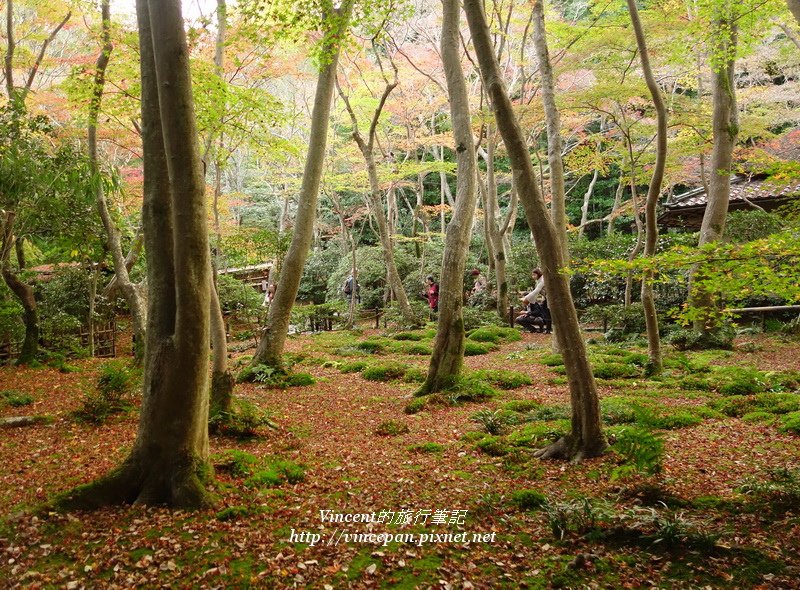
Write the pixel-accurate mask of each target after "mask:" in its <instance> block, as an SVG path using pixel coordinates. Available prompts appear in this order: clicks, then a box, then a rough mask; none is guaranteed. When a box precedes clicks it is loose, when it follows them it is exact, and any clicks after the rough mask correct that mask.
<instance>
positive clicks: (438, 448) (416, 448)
mask: <svg viewBox="0 0 800 590" xmlns="http://www.w3.org/2000/svg"><path fill="white" fill-rule="evenodd" d="M443 450H444V445H440V444H439V443H434V442H427V443H418V444H415V445H411V446H410V447H408V451H409V452H410V453H441V452H442V451H443Z"/></svg>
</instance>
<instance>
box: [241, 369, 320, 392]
mask: <svg viewBox="0 0 800 590" xmlns="http://www.w3.org/2000/svg"><path fill="white" fill-rule="evenodd" d="M236 380H237V381H239V382H240V383H241V382H244V381H254V382H256V383H260V384H261V385H263V386H264V387H270V388H277V389H286V388H287V387H302V386H304V385H312V384H314V383H315V380H314V377H312V376H311V375H310V374H309V373H287V372H286V370H285V369H282V368H277V367H272V366H270V365H263V364H261V365H255V366H247V367H245V368H244V369H242V371H241V372H240V373H239V376H238V377H237V378H236Z"/></svg>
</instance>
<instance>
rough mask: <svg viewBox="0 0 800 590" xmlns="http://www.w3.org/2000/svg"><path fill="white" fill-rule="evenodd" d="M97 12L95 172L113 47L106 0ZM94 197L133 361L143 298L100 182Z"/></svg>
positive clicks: (92, 127) (92, 111) (92, 124)
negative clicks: (127, 320) (126, 316)
mask: <svg viewBox="0 0 800 590" xmlns="http://www.w3.org/2000/svg"><path fill="white" fill-rule="evenodd" d="M101 13H102V20H103V47H102V49H101V50H100V55H99V56H97V63H96V65H95V74H94V86H93V88H92V98H91V102H90V103H89V128H88V147H89V162H90V165H91V167H92V170H93V172H94V173H95V174H97V173H99V164H98V155H97V118H98V115H99V113H100V103H101V101H102V99H103V90H104V88H105V81H106V67H107V66H108V60H109V56H110V55H111V51H112V50H113V49H114V46H113V44H112V43H111V8H110V0H103V3H102V5H101ZM96 185H97V186H96V189H95V200H96V204H97V212H98V214H99V215H100V219H101V221H102V222H103V228H104V229H105V232H106V245H107V247H108V250H109V251H110V252H111V258H112V260H113V261H114V271H115V273H116V275H115V278H116V280H117V284H118V286H119V288H120V289H121V290H122V294H123V296H124V297H125V301H126V303H127V304H128V309H130V312H131V320H132V322H133V336H134V355H135V357H136V359H137V362H141V360H142V357H143V355H144V342H145V326H146V322H147V318H146V310H145V306H144V302H143V301H142V297H141V294H140V293H139V290H138V289H137V288H136V286H135V285H134V284H133V283H132V282H131V279H130V275H129V274H128V266H127V264H126V260H125V257H124V256H123V254H122V243H121V240H120V235H119V230H118V229H117V226H116V224H115V223H114V220H113V219H112V218H111V214H110V213H109V210H108V202H107V201H106V196H105V192H104V191H103V186H102V184H101V183H99V182H98V183H96Z"/></svg>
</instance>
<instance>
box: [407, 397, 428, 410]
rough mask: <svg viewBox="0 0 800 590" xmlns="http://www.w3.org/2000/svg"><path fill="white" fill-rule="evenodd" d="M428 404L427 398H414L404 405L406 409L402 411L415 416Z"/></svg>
mask: <svg viewBox="0 0 800 590" xmlns="http://www.w3.org/2000/svg"><path fill="white" fill-rule="evenodd" d="M427 404H428V396H424V397H415V398H414V399H412V400H411V401H410V402H408V403H407V404H406V407H405V408H403V411H404V412H405V413H406V414H416V413H417V412H421V411H422V409H423V408H424V407H425V406H426V405H427Z"/></svg>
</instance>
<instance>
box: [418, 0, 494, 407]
mask: <svg viewBox="0 0 800 590" xmlns="http://www.w3.org/2000/svg"><path fill="white" fill-rule="evenodd" d="M442 7H443V10H444V16H443V19H442V39H441V49H442V62H443V63H444V69H445V76H446V78H447V90H448V94H449V97H450V117H451V119H452V122H453V138H454V139H455V151H456V160H457V164H458V173H457V183H458V184H457V187H456V206H455V209H454V210H453V217H452V219H451V220H450V224H449V225H448V226H447V232H446V234H445V243H444V254H443V259H442V273H441V282H440V284H439V321H438V325H437V330H436V339H435V340H434V343H433V354H432V355H431V362H430V365H429V366H428V377H427V379H426V381H425V383H424V384H423V385H422V387H421V389H420V391H419V393H432V392H434V391H440V390H442V389H443V388H445V387H447V386H448V385H452V384H453V382H454V380H455V379H456V378H457V377H458V376H459V373H460V372H461V366H462V365H463V363H464V318H463V315H462V308H463V305H464V295H463V293H464V267H465V266H466V262H467V251H468V249H469V242H470V237H471V233H472V219H473V217H474V216H475V203H476V199H477V196H476V190H475V183H476V181H477V164H476V160H475V142H474V139H473V137H472V125H471V121H470V113H469V95H468V93H467V84H466V82H465V81H464V73H463V71H462V69H461V43H460V38H459V34H458V32H459V26H458V25H459V22H460V20H461V19H460V16H461V7H460V5H459V0H442ZM489 190H491V187H489ZM487 222H488V219H487ZM492 223H493V222H492Z"/></svg>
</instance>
